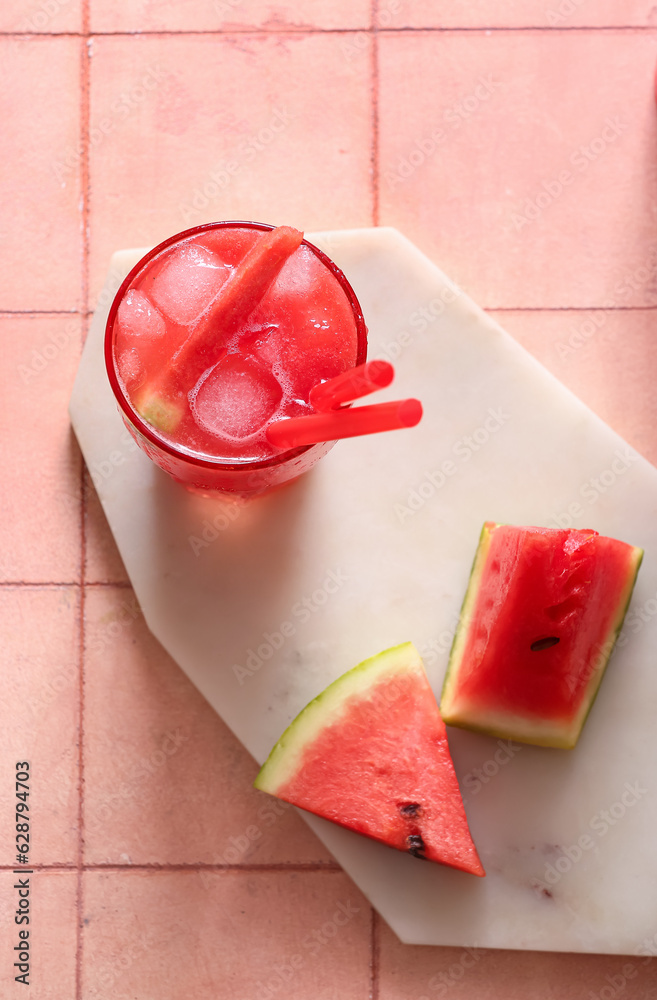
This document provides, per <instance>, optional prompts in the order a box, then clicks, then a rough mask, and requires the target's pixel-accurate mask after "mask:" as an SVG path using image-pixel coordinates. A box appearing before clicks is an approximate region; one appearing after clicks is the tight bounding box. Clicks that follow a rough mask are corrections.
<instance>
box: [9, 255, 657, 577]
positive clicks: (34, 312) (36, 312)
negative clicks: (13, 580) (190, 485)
mask: <svg viewBox="0 0 657 1000" xmlns="http://www.w3.org/2000/svg"><path fill="white" fill-rule="evenodd" d="M423 252H424V251H423ZM425 256H428V255H427V254H425ZM429 259H431V258H429ZM466 295H469V293H467V292H466ZM470 297H472V296H470ZM475 301H477V300H476V299H475ZM477 305H478V306H479V308H480V309H483V310H484V312H609V313H613V312H651V311H654V310H655V309H657V303H656V304H654V305H643V306H605V305H601V304H599V305H586V306H487V305H482V304H481V303H480V302H478V301H477ZM93 314H94V310H93V309H85V310H82V311H80V310H79V309H2V308H0V318H2V317H4V316H80V318H81V319H89V318H90V317H91V316H93ZM0 585H1V581H0Z"/></svg>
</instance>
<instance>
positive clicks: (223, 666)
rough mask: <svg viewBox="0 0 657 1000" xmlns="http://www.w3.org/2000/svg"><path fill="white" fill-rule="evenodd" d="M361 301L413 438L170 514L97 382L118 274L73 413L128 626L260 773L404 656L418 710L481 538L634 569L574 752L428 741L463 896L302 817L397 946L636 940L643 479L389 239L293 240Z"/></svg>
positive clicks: (639, 935)
mask: <svg viewBox="0 0 657 1000" xmlns="http://www.w3.org/2000/svg"><path fill="white" fill-rule="evenodd" d="M309 238H310V239H311V240H313V241H314V242H315V243H316V244H317V245H319V246H320V247H322V248H323V249H325V250H326V251H327V252H328V253H329V255H330V256H331V257H332V258H333V259H334V260H335V261H336V262H337V263H338V264H339V265H340V267H342V268H343V269H344V271H345V273H346V274H347V276H348V278H349V280H350V281H351V282H352V284H353V286H354V288H355V290H356V293H357V295H358V296H359V298H360V301H361V303H362V306H363V311H364V314H365V317H366V321H367V324H368V326H369V331H370V351H369V356H370V357H386V358H388V359H390V360H391V361H393V362H394V365H395V368H396V372H397V376H396V379H395V382H394V383H393V385H392V386H391V387H390V388H389V389H387V390H385V391H384V392H382V393H380V394H378V399H379V400H381V401H383V400H384V399H386V398H389V399H393V398H401V397H404V396H418V397H419V398H420V399H421V400H422V401H423V403H424V407H425V416H424V419H423V421H422V423H421V424H420V425H419V426H418V427H417V428H414V429H412V430H405V431H397V432H394V433H389V434H382V435H378V436H377V435H375V436H372V437H366V438H360V439H354V440H350V441H344V442H340V443H338V445H337V446H336V447H335V448H334V449H333V451H332V452H331V453H330V454H329V455H328V456H327V457H326V458H324V459H323V460H322V461H321V462H320V463H319V465H318V466H317V467H316V468H315V469H314V470H313V471H312V472H311V473H310V474H308V475H306V476H305V477H303V478H302V479H301V480H300V481H298V482H297V483H295V484H293V485H291V486H288V487H285V488H284V489H282V490H280V491H279V492H276V493H274V494H271V495H270V496H266V497H261V498H258V499H256V500H254V501H250V502H248V503H242V504H230V503H224V502H222V501H218V500H213V499H208V498H203V497H199V496H195V495H192V494H190V493H187V492H186V491H185V490H184V489H183V488H181V487H180V486H179V485H177V484H176V483H174V482H172V481H171V480H169V479H168V478H167V476H166V475H164V473H162V472H160V471H159V470H158V469H157V468H155V466H153V465H152V464H151V463H150V462H149V460H148V459H147V458H146V457H145V456H144V455H143V454H142V453H141V452H140V451H138V450H137V449H136V448H135V447H134V446H133V445H132V442H131V439H130V438H129V437H128V435H127V433H126V431H125V429H124V427H123V424H122V422H121V418H120V416H119V413H118V411H117V408H116V405H115V403H114V400H113V398H112V395H111V392H110V388H109V385H108V382H107V379H106V376H105V372H104V368H103V356H102V339H103V330H104V325H105V319H106V315H107V311H108V308H109V304H110V301H111V298H112V296H113V294H114V292H115V291H116V288H117V287H118V284H119V282H120V281H121V279H122V277H123V276H124V275H125V273H126V272H127V271H128V270H129V268H130V267H131V266H132V265H133V264H134V263H135V262H136V260H137V259H138V258H139V256H141V254H142V253H143V252H144V251H143V250H134V251H123V252H120V253H118V254H116V255H115V256H114V258H113V259H112V263H111V269H110V274H109V276H108V280H107V285H106V287H105V289H104V291H103V293H102V295H101V298H100V301H99V306H98V309H97V311H96V314H95V316H94V319H93V323H92V326H91V330H90V333H89V337H88V340H87V343H86V346H85V349H84V354H83V357H82V361H81V364H80V369H79V373H78V376H77V380H76V383H75V388H74V391H73V396H72V400H71V416H72V420H73V425H74V428H75V432H76V434H77V437H78V440H79V442H80V445H81V448H82V451H83V453H84V457H85V459H86V461H87V465H88V466H89V469H90V471H91V474H92V478H93V480H94V483H95V485H96V488H97V490H98V493H99V496H100V499H101V501H102V504H103V507H104V510H105V513H106V515H107V518H108V521H109V523H110V526H111V529H112V531H113V533H114V537H115V539H116V542H117V545H118V547H119V550H120V552H121V555H122V557H123V560H124V562H125V565H126V568H127V571H128V574H129V576H130V579H131V581H132V584H133V586H134V588H135V591H136V593H137V597H138V599H139V602H140V604H141V606H142V608H143V611H144V614H145V616H146V620H147V622H148V624H149V626H150V628H151V629H152V631H153V632H154V633H155V635H156V636H157V637H158V639H159V640H160V641H161V642H162V644H163V645H164V646H165V647H166V649H167V650H168V651H169V652H170V653H171V655H172V656H173V657H174V658H175V659H176V660H177V662H178V663H179V664H180V666H181V667H182V669H183V670H184V671H185V673H186V674H187V675H188V676H189V677H190V678H191V680H192V681H193V682H194V684H196V686H197V687H198V688H199V690H200V691H201V692H202V693H203V695H204V696H205V697H206V698H207V699H208V701H209V702H210V704H211V705H213V706H214V708H215V709H216V711H217V712H218V713H219V714H220V715H221V717H222V718H223V719H224V720H225V722H226V723H227V724H228V725H229V726H230V728H231V729H232V730H233V731H234V732H235V734H236V735H237V737H238V738H239V739H240V740H241V741H242V743H243V744H244V745H245V747H247V749H248V750H249V751H250V752H251V753H252V754H253V756H254V757H255V758H256V759H257V760H258V761H263V760H264V759H265V757H266V756H267V754H268V752H269V750H270V748H271V746H272V744H273V743H274V742H275V740H276V739H277V738H278V736H279V735H280V733H281V732H282V730H283V729H284V728H285V727H286V726H287V724H288V723H289V722H290V720H291V719H292V718H293V717H294V716H295V715H296V713H297V712H298V711H299V710H300V709H301V708H302V707H303V706H304V705H305V704H306V703H307V702H308V701H309V700H310V699H311V698H313V697H314V696H315V695H316V694H318V693H319V692H320V691H321V690H322V689H323V688H324V687H325V686H326V685H327V684H328V683H329V682H330V681H332V680H334V679H335V678H336V677H338V676H339V675H340V674H341V673H343V672H344V671H345V670H347V669H349V668H350V667H352V666H354V665H355V664H356V663H358V662H359V661H360V660H362V659H364V658H366V657H368V656H371V655H372V654H374V653H376V652H378V651H380V650H382V649H385V648H386V647H388V646H391V645H394V644H396V643H400V642H403V641H405V640H407V639H411V640H413V642H415V644H416V645H417V646H418V647H419V649H420V651H421V652H422V653H423V656H424V659H425V663H426V667H427V671H428V674H429V677H430V679H431V683H432V685H433V688H434V690H435V692H436V694H437V695H439V693H440V688H441V682H442V678H443V674H444V671H445V668H446V664H447V658H448V652H449V647H450V643H451V637H452V633H453V629H454V625H455V621H456V618H457V615H458V610H459V607H460V604H461V600H462V597H463V594H464V591H465V586H466V583H467V579H468V574H469V571H470V565H471V561H472V557H473V553H474V550H475V547H476V544H477V539H478V536H479V531H480V528H481V525H482V522H483V521H484V520H487V519H492V520H495V521H504V522H509V523H519V524H528V523H529V524H538V525H546V526H557V525H561V526H564V527H565V526H574V527H592V528H595V529H597V530H598V531H600V532H602V533H606V534H609V535H613V536H616V537H618V538H621V539H623V540H625V541H628V542H631V543H632V544H634V545H640V546H642V547H643V548H645V553H646V554H645V559H644V564H643V567H642V569H641V572H640V575H639V580H638V584H637V587H636V591H635V595H634V599H633V602H632V606H631V608H630V612H629V616H628V619H627V624H626V627H625V632H624V636H623V640H622V645H621V647H620V648H617V650H616V651H615V653H614V655H613V658H612V661H611V664H610V666H609V669H608V671H607V676H606V677H605V680H604V683H603V685H602V688H601V691H600V694H599V697H598V700H597V702H596V704H595V706H594V709H593V711H592V713H591V716H590V718H589V721H588V722H587V724H586V727H585V730H584V734H583V736H582V738H581V740H580V743H579V745H578V747H577V749H576V750H574V751H560V750H545V749H540V748H533V747H522V748H521V747H520V746H519V745H517V744H512V745H508V744H505V743H504V742H503V741H498V740H495V739H492V738H488V737H485V736H481V735H476V734H473V733H467V732H464V731H459V730H450V731H449V740H450V746H451V749H452V753H453V757H454V763H455V767H456V771H457V774H458V777H459V779H460V782H461V787H462V790H463V793H464V800H465V805H466V810H467V813H468V817H469V821H470V825H471V829H472V833H473V836H474V839H475V841H476V843H477V846H478V849H479V852H480V854H481V857H482V860H483V863H484V865H485V867H486V870H487V872H488V876H487V878H485V879H477V878H474V877H472V876H469V875H467V874H463V873H461V872H457V871H453V870H450V869H448V868H442V867H440V866H438V865H431V864H428V863H421V862H419V861H417V860H416V859H414V858H412V857H410V856H408V855H404V854H402V853H398V852H396V851H393V850H390V849H388V848H385V847H383V846H381V845H378V844H375V843H373V842H370V841H368V840H366V839H365V838H361V837H359V836H357V835H355V834H351V833H350V832H348V831H346V830H343V829H341V828H339V827H337V826H334V825H332V824H330V823H328V822H325V821H322V820H319V819H317V818H314V817H311V816H308V815H307V814H303V815H304V817H305V818H306V820H307V821H308V822H309V823H310V825H311V826H312V828H313V829H314V830H315V831H316V833H317V834H318V836H319V837H320V838H321V840H322V841H323V842H324V843H325V844H326V846H327V847H328V848H329V850H330V851H331V852H332V853H333V854H334V856H335V857H336V858H337V860H338V861H339V862H340V864H341V865H342V866H343V867H344V869H345V870H346V871H347V872H348V873H349V874H350V876H351V877H352V878H353V879H354V881H355V882H356V883H357V885H358V886H359V887H360V888H361V889H362V891H363V892H364V893H365V895H366V896H367V897H368V898H369V899H370V900H371V901H372V903H373V905H374V906H375V907H376V908H377V910H378V911H379V912H380V913H381V914H382V916H383V917H384V918H385V919H386V921H387V922H388V923H389V924H390V926H391V927H392V928H393V929H394V930H395V931H396V932H397V934H398V935H399V937H400V938H401V939H402V940H403V941H405V942H407V943H414V944H438V945H458V946H464V947H465V946H477V947H492V948H529V949H539V950H549V951H581V952H609V953H620V954H627V953H634V952H637V951H639V950H640V949H642V948H643V949H644V950H645V949H646V947H647V945H646V942H647V941H651V942H652V947H653V948H654V946H655V943H656V942H657V938H656V937H655V936H654V935H655V932H657V894H656V893H655V889H654V887H655V884H656V883H657V848H656V846H655V835H654V831H655V828H656V827H657V798H656V796H655V787H656V785H657V777H656V773H657V732H656V728H655V716H656V714H657V670H656V669H655V667H656V661H657V627H656V625H655V622H656V620H657V561H656V556H657V471H656V470H655V469H654V468H653V467H652V466H651V465H649V464H648V463H647V462H646V461H645V460H644V459H643V458H641V457H640V456H639V455H638V454H637V453H636V452H635V451H633V450H632V449H631V448H630V447H629V446H628V445H627V444H626V443H625V442H624V441H623V440H622V439H621V438H620V437H618V436H617V435H616V434H615V433H614V432H613V431H612V430H610V428H609V427H607V426H606V425H605V424H604V423H603V422H602V421H601V420H600V419H598V417H596V416H595V415H594V414H593V413H592V412H591V411H590V410H588V409H587V408H586V407H585V406H584V405H583V404H582V403H581V402H580V401H579V400H578V399H576V398H575V397H574V396H573V395H572V394H571V393H570V392H568V391H567V390H566V389H565V388H564V387H563V386H562V385H561V384H560V383H559V382H558V381H557V380H556V379H555V378H553V377H552V376H551V375H550V374H549V373H548V372H547V371H546V370H545V369H544V368H543V367H542V366H541V365H540V364H539V363H538V362H537V361H535V360H534V359H533V358H532V357H531V356H530V355H529V354H527V353H526V352H525V351H524V350H523V349H522V348H521V347H520V346H519V345H518V344H517V343H516V342H515V341H514V340H513V339H512V338H511V337H510V336H508V335H507V334H506V333H505V332H504V331H503V330H502V329H501V328H500V327H499V326H498V325H497V324H496V323H495V322H494V321H493V320H492V319H490V318H489V317H487V316H486V315H485V314H484V313H483V312H482V311H481V310H480V309H479V308H478V307H477V306H476V305H474V304H473V302H472V301H470V300H469V299H468V298H467V297H466V296H465V295H464V294H463V293H462V292H461V291H460V290H459V289H458V288H457V287H456V286H455V285H454V284H453V283H452V282H450V280H449V279H448V278H447V277H446V276H445V275H444V274H443V273H441V271H439V270H438V268H437V267H435V266H434V264H433V263H432V262H431V261H429V260H428V259H427V258H426V257H425V256H424V255H423V254H422V253H421V252H420V251H419V250H418V249H417V248H416V247H415V246H414V245H413V244H411V243H410V242H409V241H408V240H406V239H405V238H404V237H403V236H402V235H401V234H400V233H399V232H397V231H396V230H394V229H387V228H381V229H363V230H352V231H344V232H331V233H320V234H314V235H312V234H311V235H310V237H309Z"/></svg>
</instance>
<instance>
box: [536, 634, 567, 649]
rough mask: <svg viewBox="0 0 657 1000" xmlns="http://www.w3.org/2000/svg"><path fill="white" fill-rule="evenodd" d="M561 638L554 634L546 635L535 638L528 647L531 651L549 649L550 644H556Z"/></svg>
mask: <svg viewBox="0 0 657 1000" xmlns="http://www.w3.org/2000/svg"><path fill="white" fill-rule="evenodd" d="M560 641H561V640H560V639H559V637H558V636H556V635H548V636H546V637H545V639H536V641H535V642H533V643H532V644H531V646H530V647H529V648H530V649H531V651H532V653H540V651H541V650H542V649H550V647H551V646H556V644H557V643H558V642H560Z"/></svg>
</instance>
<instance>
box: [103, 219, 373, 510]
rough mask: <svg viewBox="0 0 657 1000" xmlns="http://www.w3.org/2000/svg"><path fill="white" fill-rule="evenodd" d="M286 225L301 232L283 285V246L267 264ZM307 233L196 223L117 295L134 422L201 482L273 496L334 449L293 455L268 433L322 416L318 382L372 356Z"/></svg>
mask: <svg viewBox="0 0 657 1000" xmlns="http://www.w3.org/2000/svg"><path fill="white" fill-rule="evenodd" d="M279 233H280V234H282V235H283V238H285V235H286V233H287V234H293V237H294V236H296V240H294V238H293V241H292V243H289V237H288V245H287V246H286V249H285V252H284V254H283V255H281V256H280V260H279V261H278V262H277V263H276V264H275V267H274V269H273V271H272V273H275V277H274V278H273V280H271V281H269V271H268V270H267V266H268V263H269V257H271V255H272V253H273V251H271V252H270V249H269V248H267V249H266V251H264V252H263V255H264V257H267V261H266V263H265V265H263V264H262V263H261V261H260V260H258V259H256V258H257V254H258V251H259V248H260V247H262V246H263V243H265V242H267V240H269V239H270V236H269V234H271V239H272V240H273V239H275V237H276V236H277V235H278V234H279ZM265 234H266V235H265ZM300 239H301V236H300V234H297V233H296V232H295V231H294V230H286V231H285V232H284V231H283V230H282V229H281V230H273V227H271V226H265V225H260V224H258V223H248V222H232V223H216V224H211V225H207V226H199V227H197V228H195V229H189V230H187V231H185V232H184V233H180V234H178V235H177V236H174V237H172V238H171V239H169V240H166V241H165V242H164V243H162V244H160V245H159V246H158V247H155V249H154V250H151V251H150V253H148V254H147V255H146V256H145V257H144V258H143V259H142V260H141V261H140V262H139V263H138V264H137V265H136V267H135V268H133V270H132V271H131V272H130V274H129V275H128V277H127V278H126V280H125V281H124V282H123V284H122V286H121V288H120V289H119V292H118V294H117V296H116V298H115V300H114V302H113V304H112V307H111V309H110V314H109V318H108V322H107V333H106V341H105V356H106V362H107V370H108V374H109V378H110V382H111V384H112V388H113V390H114V393H115V395H116V398H117V400H118V402H119V405H120V407H121V409H122V411H123V417H124V420H125V421H126V423H127V425H128V427H129V429H130V431H131V432H132V433H133V435H134V436H135V438H136V439H137V441H138V443H139V444H140V445H141V447H142V448H143V449H144V450H145V451H146V453H147V454H148V455H149V456H150V457H151V458H152V459H153V460H154V461H155V462H156V463H157V464H158V465H159V466H160V467H161V468H163V469H164V470H165V471H166V472H168V473H169V474H170V475H172V476H173V477H174V478H175V479H178V480H180V481H181V482H183V483H185V484H186V485H187V486H189V487H193V488H196V489H198V490H201V491H208V492H211V491H219V492H228V493H237V494H241V495H249V494H252V493H258V492H263V491H265V490H267V489H270V488H271V487H273V486H276V485H279V484H280V483H283V482H286V481H288V480H290V479H293V478H296V476H298V475H300V474H301V473H302V472H305V471H306V470H307V469H309V468H310V467H311V466H312V465H314V463H315V462H316V461H317V460H318V459H319V458H321V457H322V456H323V455H324V454H326V452H327V451H328V450H329V449H330V448H331V447H332V442H329V443H322V444H314V445H307V446H305V447H302V448H296V449H294V450H292V451H287V452H282V453H281V452H277V451H276V450H275V449H274V448H273V447H272V446H271V445H270V444H269V442H268V441H267V438H266V436H265V431H266V428H267V426H268V425H269V424H270V423H271V422H272V421H277V420H281V419H283V418H285V417H298V416H302V415H304V414H309V413H312V412H313V408H312V407H311V405H310V403H309V402H308V398H309V394H310V390H311V389H312V388H313V386H314V385H317V384H318V383H319V382H322V381H324V380H326V379H330V378H333V377H334V376H335V375H338V374H340V373H341V372H343V371H346V370H347V369H349V368H352V367H354V366H355V365H358V364H361V363H362V362H363V361H364V360H365V355H366V351H367V332H366V328H365V324H364V321H363V317H362V313H361V310H360V306H359V304H358V301H357V299H356V296H355V295H354V292H353V290H352V289H351V286H350V285H349V283H348V282H347V280H346V278H345V276H344V275H343V274H342V272H341V271H340V270H339V269H338V268H337V267H336V266H335V265H334V264H333V263H332V262H331V261H330V260H329V259H328V257H326V255H325V254H323V253H322V252H321V251H320V250H318V249H317V248H316V247H313V246H312V244H310V243H308V242H307V241H306V240H303V241H302V242H300V244H299V240H300ZM294 247H296V249H294ZM254 259H255V260H256V262H255V264H254V265H253V267H252V268H251V272H252V273H251V274H249V273H248V264H249V262H250V261H251V260H254ZM245 261H246V263H245ZM281 261H282V263H281ZM245 269H247V271H246V272H245ZM256 271H257V274H256ZM244 273H246V278H244V277H243V274H244ZM254 275H255V277H254ZM241 276H242V277H241ZM261 276H262V277H261ZM231 279H232V283H231ZM240 281H241V282H242V283H241V284H239V282H240ZM236 282H237V284H236ZM254 282H255V284H254ZM256 286H257V287H256ZM235 289H236V291H235ZM231 290H233V291H234V294H233V295H232V298H231ZM226 302H228V306H229V308H228V309H227V307H226Z"/></svg>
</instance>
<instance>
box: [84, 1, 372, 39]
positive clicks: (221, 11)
mask: <svg viewBox="0 0 657 1000" xmlns="http://www.w3.org/2000/svg"><path fill="white" fill-rule="evenodd" d="M371 9H372V4H371V2H370V0H304V3H303V4H286V3H277V2H275V0H185V3H184V4H177V3H172V2H171V0H135V2H133V3H129V4H116V3H113V2H112V0H96V2H95V3H93V4H92V6H91V30H92V31H99V32H100V31H219V30H224V31H226V30H230V31H258V30H261V31H262V30H264V31H289V30H294V29H297V30H301V31H307V30H312V29H343V28H356V29H358V28H368V27H369V26H370V23H371Z"/></svg>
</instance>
